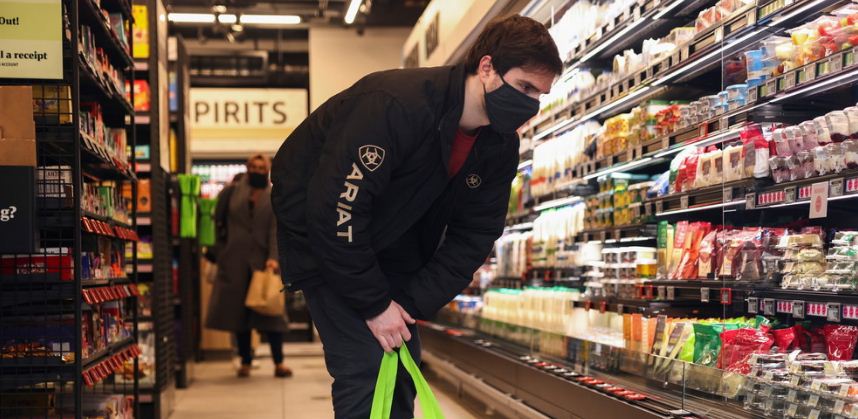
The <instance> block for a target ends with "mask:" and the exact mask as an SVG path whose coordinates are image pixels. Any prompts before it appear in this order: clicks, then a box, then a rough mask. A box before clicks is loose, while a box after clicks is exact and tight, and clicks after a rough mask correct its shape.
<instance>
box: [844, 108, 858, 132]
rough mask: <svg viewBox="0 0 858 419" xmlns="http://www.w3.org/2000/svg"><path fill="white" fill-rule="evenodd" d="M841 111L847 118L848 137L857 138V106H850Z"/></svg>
mask: <svg viewBox="0 0 858 419" xmlns="http://www.w3.org/2000/svg"><path fill="white" fill-rule="evenodd" d="M843 111H844V112H846V117H847V118H849V138H851V139H853V140H858V106H850V107H848V108H846V109H844V110H843Z"/></svg>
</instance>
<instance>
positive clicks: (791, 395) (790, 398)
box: [786, 390, 796, 403]
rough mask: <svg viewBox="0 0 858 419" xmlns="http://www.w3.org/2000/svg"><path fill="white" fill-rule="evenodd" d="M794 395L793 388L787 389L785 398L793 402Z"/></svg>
mask: <svg viewBox="0 0 858 419" xmlns="http://www.w3.org/2000/svg"><path fill="white" fill-rule="evenodd" d="M795 396H796V391H795V390H790V391H789V393H787V398H786V399H787V401H788V402H790V403H794V402H795Z"/></svg>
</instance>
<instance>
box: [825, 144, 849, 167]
mask: <svg viewBox="0 0 858 419" xmlns="http://www.w3.org/2000/svg"><path fill="white" fill-rule="evenodd" d="M825 149H826V150H827V151H828V155H829V156H830V158H831V170H832V172H834V173H840V172H842V171H843V170H845V169H846V152H845V151H844V149H843V147H842V144H839V143H835V144H829V145H827V146H825Z"/></svg>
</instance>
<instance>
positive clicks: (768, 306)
mask: <svg viewBox="0 0 858 419" xmlns="http://www.w3.org/2000/svg"><path fill="white" fill-rule="evenodd" d="M763 314H765V315H766V316H774V315H775V300H774V299H772V298H764V299H763Z"/></svg>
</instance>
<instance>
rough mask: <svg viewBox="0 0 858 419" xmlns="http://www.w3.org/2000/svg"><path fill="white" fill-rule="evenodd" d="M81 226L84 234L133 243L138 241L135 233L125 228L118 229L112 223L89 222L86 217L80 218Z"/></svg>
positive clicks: (118, 227)
mask: <svg viewBox="0 0 858 419" xmlns="http://www.w3.org/2000/svg"><path fill="white" fill-rule="evenodd" d="M81 225H82V227H83V229H82V230H81V231H82V232H84V233H89V234H95V235H99V236H105V237H111V238H115V239H118V240H125V241H131V242H135V241H138V240H139V237H138V236H137V232H136V231H134V230H132V229H131V228H127V227H120V226H117V225H115V224H114V223H112V222H104V221H99V220H91V219H89V218H87V217H82V218H81Z"/></svg>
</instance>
